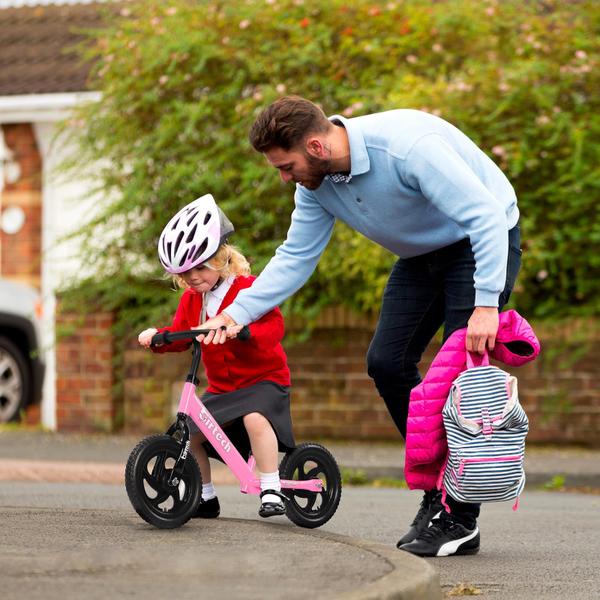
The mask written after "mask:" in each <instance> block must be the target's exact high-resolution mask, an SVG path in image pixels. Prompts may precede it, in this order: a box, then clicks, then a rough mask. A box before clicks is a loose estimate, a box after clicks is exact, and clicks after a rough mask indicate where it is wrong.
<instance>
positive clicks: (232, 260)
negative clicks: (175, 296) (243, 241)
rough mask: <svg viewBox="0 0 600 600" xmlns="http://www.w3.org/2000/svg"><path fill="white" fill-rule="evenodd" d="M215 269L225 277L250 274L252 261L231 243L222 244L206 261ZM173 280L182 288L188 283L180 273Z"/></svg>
mask: <svg viewBox="0 0 600 600" xmlns="http://www.w3.org/2000/svg"><path fill="white" fill-rule="evenodd" d="M203 264H205V265H206V264H207V265H208V266H209V267H210V268H212V269H214V270H215V271H219V275H220V276H221V277H222V278H223V279H224V278H226V277H229V276H230V275H233V276H234V277H238V276H239V275H250V263H249V262H248V260H247V259H246V257H245V256H244V255H243V254H242V253H241V252H240V251H239V250H238V249H237V248H236V247H235V246H232V245H230V244H227V243H225V244H221V245H220V246H219V249H218V250H217V252H216V253H215V254H213V256H212V257H211V258H210V260H207V261H205V262H204V263H203ZM173 282H174V283H175V284H176V285H177V286H178V287H180V288H187V287H188V286H187V284H186V282H185V281H184V279H183V277H181V276H180V275H173Z"/></svg>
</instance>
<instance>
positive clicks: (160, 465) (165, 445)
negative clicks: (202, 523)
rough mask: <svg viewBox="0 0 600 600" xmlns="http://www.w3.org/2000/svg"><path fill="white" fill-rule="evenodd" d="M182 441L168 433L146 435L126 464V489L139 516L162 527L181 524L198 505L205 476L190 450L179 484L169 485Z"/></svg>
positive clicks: (169, 527) (179, 525) (171, 527)
mask: <svg viewBox="0 0 600 600" xmlns="http://www.w3.org/2000/svg"><path fill="white" fill-rule="evenodd" d="M180 453H181V444H180V443H179V442H178V441H177V440H175V439H173V438H172V437H170V436H168V435H152V436H150V437H147V438H144V439H143V440H142V441H141V442H140V443H139V444H138V445H137V446H136V447H135V448H134V449H133V451H132V452H131V454H130V456H129V460H128V461H127V466H126V467H125V489H126V490H127V495H128V496H129V500H130V502H131V504H132V506H133V508H134V509H135V511H136V512H137V514H138V515H140V517H142V519H144V521H146V522H147V523H150V525H154V526H155V527H158V528H160V529H173V528H175V527H181V525H183V524H184V523H186V522H187V521H189V519H190V518H191V516H192V515H193V514H194V512H195V511H196V509H197V508H198V504H199V502H200V495H201V493H202V492H201V490H202V478H201V476H200V470H199V469H198V463H197V462H196V459H195V458H194V456H193V455H192V454H191V452H188V455H187V457H186V459H185V465H184V469H183V474H182V475H181V478H180V480H179V482H178V483H177V485H175V486H173V485H169V479H170V477H171V472H172V471H173V468H174V467H175V462H176V461H177V459H178V458H179V454H180Z"/></svg>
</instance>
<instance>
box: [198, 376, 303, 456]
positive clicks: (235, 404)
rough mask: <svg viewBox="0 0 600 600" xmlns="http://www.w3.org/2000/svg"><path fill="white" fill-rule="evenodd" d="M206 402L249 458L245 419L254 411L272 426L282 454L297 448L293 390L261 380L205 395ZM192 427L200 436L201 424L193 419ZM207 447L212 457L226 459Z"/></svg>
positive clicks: (205, 445) (228, 434)
mask: <svg viewBox="0 0 600 600" xmlns="http://www.w3.org/2000/svg"><path fill="white" fill-rule="evenodd" d="M202 402H203V403H204V406H206V408H207V409H208V411H209V412H210V414H211V415H212V416H213V418H214V420H215V421H216V422H217V423H218V424H219V425H220V426H221V427H222V428H223V431H224V432H225V433H226V434H227V437H228V438H229V439H230V440H231V442H232V443H233V445H234V446H235V447H236V448H237V450H238V451H239V453H240V454H241V455H242V456H243V457H244V458H245V459H247V458H248V456H250V452H251V448H250V439H249V438H248V433H247V432H246V428H245V427H244V422H243V420H242V417H243V416H244V415H247V414H250V413H253V412H257V413H260V414H261V415H263V416H264V417H265V418H266V419H267V420H268V421H269V422H270V423H271V426H272V427H273V430H274V431H275V435H276V436H277V442H278V445H279V451H280V452H288V451H289V450H293V449H294V448H295V447H296V442H295V440H294V433H293V431H292V417H291V415H290V388H289V387H287V386H283V385H279V384H278V383H274V382H273V381H261V382H259V383H256V384H254V385H251V386H249V387H246V388H242V389H241V390H235V391H233V392H226V393H224V394H213V393H211V392H204V394H203V395H202ZM225 424H226V425H225ZM188 425H189V428H190V433H198V431H199V429H198V427H197V425H196V424H195V423H194V422H193V421H192V420H191V419H189V418H188ZM224 425H225V426H224ZM204 448H205V449H206V452H207V454H208V456H210V457H211V458H216V459H218V460H222V459H221V457H220V456H219V455H218V454H217V452H216V451H215V450H214V449H213V447H212V446H211V445H210V444H209V443H208V442H204Z"/></svg>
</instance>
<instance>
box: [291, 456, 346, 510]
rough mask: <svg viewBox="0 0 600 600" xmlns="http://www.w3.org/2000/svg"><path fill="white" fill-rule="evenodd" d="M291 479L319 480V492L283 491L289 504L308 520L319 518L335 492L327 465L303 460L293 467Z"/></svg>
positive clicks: (333, 478)
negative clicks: (320, 483)
mask: <svg viewBox="0 0 600 600" xmlns="http://www.w3.org/2000/svg"><path fill="white" fill-rule="evenodd" d="M292 479H295V480H307V479H320V480H321V482H322V483H323V490H322V491H321V492H310V491H308V490H285V493H286V495H287V496H288V498H289V500H290V502H293V503H294V504H295V505H296V507H297V508H298V509H299V510H300V511H301V512H302V513H303V514H304V515H305V516H306V517H308V518H315V519H316V518H319V517H320V516H321V515H322V514H323V513H324V512H326V511H327V509H328V507H329V506H330V504H331V502H332V499H333V497H334V494H335V493H336V490H335V485H334V482H335V477H334V476H333V474H332V473H331V469H329V468H328V467H327V465H324V464H322V463H321V462H320V461H318V460H314V459H310V458H308V459H303V460H301V461H300V462H299V463H298V464H297V465H295V466H294V468H293V471H292Z"/></svg>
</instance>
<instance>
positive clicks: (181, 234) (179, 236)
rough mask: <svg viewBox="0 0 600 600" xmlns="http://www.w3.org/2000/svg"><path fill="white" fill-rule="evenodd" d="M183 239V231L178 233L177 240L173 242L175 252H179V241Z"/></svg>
mask: <svg viewBox="0 0 600 600" xmlns="http://www.w3.org/2000/svg"><path fill="white" fill-rule="evenodd" d="M182 239H183V231H180V232H179V235H178V236H177V239H176V240H175V252H177V250H179V246H180V245H181V240H182Z"/></svg>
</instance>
